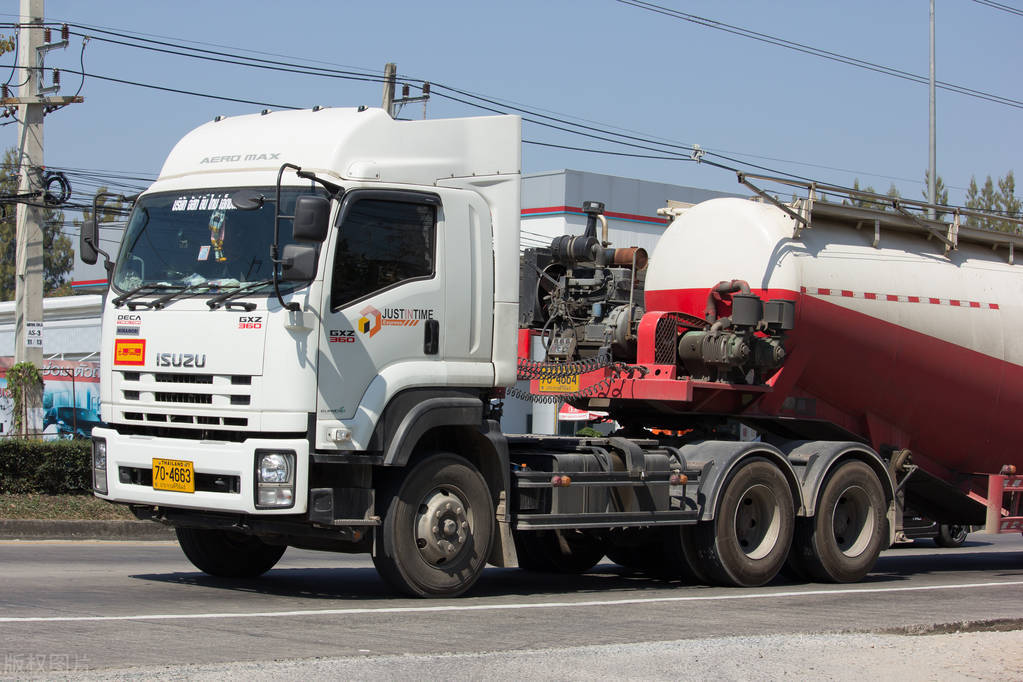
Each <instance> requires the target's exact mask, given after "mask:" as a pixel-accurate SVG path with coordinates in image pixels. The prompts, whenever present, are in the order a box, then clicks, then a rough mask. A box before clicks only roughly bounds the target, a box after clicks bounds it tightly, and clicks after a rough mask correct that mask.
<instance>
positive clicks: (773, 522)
mask: <svg viewBox="0 0 1023 682" xmlns="http://www.w3.org/2000/svg"><path fill="white" fill-rule="evenodd" d="M780 533H781V507H780V505H779V504H778V500H777V498H776V497H775V494H774V491H773V490H771V488H769V487H768V486H766V485H762V484H757V485H752V486H750V487H749V488H747V489H746V490H745V491H744V492H743V493H742V496H741V497H740V498H739V504H738V505H737V506H736V508H735V538H736V540H737V541H738V543H739V549H740V550H741V551H742V552H743V553H744V554H745V555H746V556H747V557H748V558H750V559H763V558H764V557H766V556H767V555H768V554H770V553H771V550H773V549H774V547H775V545H777V544H778V537H779V534H780Z"/></svg>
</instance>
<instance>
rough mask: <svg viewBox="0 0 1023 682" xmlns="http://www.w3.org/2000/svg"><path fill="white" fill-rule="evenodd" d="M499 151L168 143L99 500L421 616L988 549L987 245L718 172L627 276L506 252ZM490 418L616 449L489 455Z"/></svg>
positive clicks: (508, 238) (132, 265)
mask: <svg viewBox="0 0 1023 682" xmlns="http://www.w3.org/2000/svg"><path fill="white" fill-rule="evenodd" d="M520 145H521V139H520V120H519V119H518V118H517V117H511V116H500V117H482V118H468V119H450V120H434V121H395V120H392V119H391V118H390V117H389V116H388V115H387V114H386V113H384V112H383V111H382V110H377V109H366V108H359V109H315V110H309V111H296V112H280V113H264V114H262V115H253V116H241V117H236V118H228V119H218V120H216V121H214V122H212V123H209V124H206V125H204V126H201V127H199V128H197V129H196V130H194V131H192V132H191V133H189V134H188V135H187V136H185V137H184V138H183V139H182V140H181V141H180V142H179V143H178V144H177V145H176V146H175V148H174V149H173V151H172V152H171V153H170V156H169V157H168V159H167V161H166V163H165V164H164V167H163V169H162V171H161V173H160V176H159V178H158V180H157V181H156V182H155V183H154V184H153V185H152V187H150V188H149V189H148V190H147V191H146V192H144V193H143V194H142V195H141V196H139V197H138V198H137V200H136V201H135V204H134V208H133V210H132V213H131V217H130V219H129V222H128V225H127V228H126V231H125V235H124V238H123V241H122V245H121V249H120V252H119V253H118V254H117V257H116V259H115V260H114V261H113V262H110V261H109V259H108V269H109V270H110V271H111V284H110V291H109V293H108V295H107V298H106V301H105V309H104V310H105V312H104V320H103V341H102V343H103V362H102V396H101V397H102V415H101V416H102V419H103V421H104V422H106V424H108V426H107V427H106V428H96V429H95V430H94V431H93V467H94V486H95V493H96V495H97V496H99V497H101V498H104V499H107V500H110V501H112V502H116V503H121V504H128V505H130V506H131V508H132V510H133V511H134V513H135V514H136V515H137V516H138V517H139V518H146V519H155V520H157V521H160V522H163V523H167V524H170V525H172V526H174V527H175V528H176V529H177V534H178V538H179V541H180V544H181V547H182V549H183V550H184V552H185V554H186V555H187V556H188V558H189V559H190V560H191V561H192V562H193V563H194V564H195V565H196V566H197V567H198V568H200V569H201V570H203V571H206V572H207V573H210V574H213V575H220V576H255V575H259V574H261V573H263V572H265V571H267V570H269V569H270V568H271V567H272V566H273V565H274V564H275V563H276V562H277V561H278V560H279V559H280V557H281V555H282V554H283V553H284V551H285V549H286V548H287V547H288V546H294V547H301V548H310V549H318V550H328V551H337V552H371V553H372V555H373V561H374V563H375V565H376V567H377V569H378V570H379V572H380V574H381V575H382V576H383V577H384V578H385V579H386V580H387V581H388V582H389V583H390V584H391V585H393V586H394V587H395V588H397V589H399V590H402V591H405V592H408V593H411V594H414V595H421V596H445V595H457V594H460V593H462V592H463V591H465V590H467V589H468V588H470V587H471V586H472V585H473V584H474V582H475V581H476V580H477V578H478V577H479V575H480V572H481V571H482V570H483V568H484V566H485V565H486V564H487V562H488V561H489V562H491V563H493V564H495V565H498V566H514V565H518V566H521V567H524V568H529V569H536V570H551V571H582V570H586V569H588V568H590V567H592V566H593V565H594V564H595V563H597V562H598V561H599V560H600V559H601V558H602V557H604V556H605V555H607V556H609V557H610V558H611V559H613V560H614V561H616V562H618V563H621V564H623V565H626V566H630V567H633V568H637V569H642V570H646V571H652V572H658V573H667V574H674V575H681V576H684V577H686V578H688V579H694V580H704V581H711V582H714V583H719V584H725V585H737V586H752V585H761V584H764V583H766V582H768V581H770V580H772V579H773V578H774V577H775V576H776V575H777V574H778V572H779V571H781V570H783V569H785V570H786V571H788V572H789V574H792V575H796V576H801V577H803V578H806V579H813V580H822V581H842V582H844V581H855V580H858V579H860V578H861V577H863V576H864V575H865V574H866V573H867V572H868V571H870V569H871V568H872V567H873V565H874V562H875V560H876V558H877V556H878V553H879V552H880V551H881V550H882V549H884V548H886V547H888V546H889V544H890V543H891V542H892V540H893V538H894V537H895V536H896V533H897V532H898V531H899V524H900V520H901V509H902V508H903V505H904V504H910V505H911V506H912V508H913V509H914V510H916V512H917V513H920V514H924V515H926V516H928V517H929V518H931V519H933V520H934V521H936V522H938V523H948V524H951V523H956V524H961V525H968V524H977V523H984V522H985V519H986V520H987V522H988V527H989V528H993V529H997V528H998V527H1001V528H1003V529H1012V530H1017V531H1018V530H1020V528H1021V526H1020V525H1019V522H1020V518H1019V517H1018V515H1017V514H1016V512H1015V511H1012V510H1009V509H1007V508H1005V507H1006V505H1007V503H1005V502H1004V500H1003V496H1004V494H1005V493H1004V492H1003V491H1002V490H998V489H996V487H997V485H1002V486H1003V488H1005V489H1006V490H1007V491H1008V494H1009V495H1010V497H1013V498H1014V496H1015V495H1016V493H1015V492H1014V491H1016V490H1018V489H1019V487H1020V481H1021V479H1018V478H1016V477H1014V476H1011V475H1009V473H1010V470H1009V469H1004V470H1003V467H1004V466H1006V465H1014V464H1016V463H1017V462H1016V460H1017V459H1018V458H1019V455H1018V454H1017V452H1018V451H1017V448H1016V447H1015V438H1014V435H1015V434H1014V430H1013V427H1014V419H1013V417H1014V416H1015V414H1017V413H1018V412H1019V410H1020V408H1021V407H1023V334H1021V333H1020V332H1021V331H1023V330H1021V329H1020V327H1021V326H1023V315H1021V314H1020V304H1019V300H1020V293H1021V292H1020V289H1021V283H1023V279H1021V278H1020V275H1019V272H1018V267H1019V266H1016V265H1014V263H1013V252H1014V247H1015V245H1016V244H1017V243H1018V242H1019V240H1020V237H1017V236H1015V235H1013V234H1007V233H992V232H987V231H982V230H976V229H970V228H968V227H966V226H965V225H962V224H960V214H959V213H958V212H957V213H955V214H954V215H952V216H951V217H952V222H951V225H949V224H947V223H946V222H944V221H942V220H928V219H926V218H923V217H920V216H919V215H918V214H917V213H916V212H914V211H911V210H909V209H910V208H914V207H916V206H918V204H916V203H915V202H903V203H902V204H896V205H894V206H890V207H889V208H888V210H885V209H884V208H882V207H879V206H873V207H871V206H869V205H866V206H865V205H861V204H863V203H864V202H867V203H868V204H869V202H870V201H873V200H881V199H883V198H879V197H870V196H864V195H862V194H859V195H856V197H854V198H855V199H856V203H844V204H843V203H837V202H833V201H832V202H829V201H825V200H823V197H822V196H820V195H821V194H822V193H827V192H831V193H832V194H835V193H837V192H840V191H842V190H840V188H827V187H823V186H819V185H818V186H807V187H806V190H807V195H806V197H804V198H803V199H800V200H797V201H794V202H792V203H790V204H788V203H785V204H783V203H781V202H779V201H777V200H776V199H774V198H773V197H772V196H771V195H770V194H768V193H766V192H764V191H763V190H761V189H760V188H759V187H757V186H756V185H754V184H753V181H754V180H756V178H754V177H752V176H745V175H740V180H741V181H742V182H744V183H745V184H747V185H748V186H749V187H751V188H752V189H754V190H755V191H756V192H757V193H758V194H759V195H760V196H761V197H762V201H760V202H754V201H748V200H740V199H718V200H713V201H709V202H705V203H703V204H699V205H697V206H695V207H691V208H683V207H680V206H674V205H669V206H668V207H667V208H666V209H665V213H666V214H667V215H670V216H671V217H672V218H673V219H672V222H671V224H670V226H669V227H668V228H667V230H666V231H665V233H664V236H663V237H662V238H661V240H660V241H659V243H658V245H657V247H656V249H655V250H654V252H653V253H652V254H647V253H646V252H645V251H644V250H643V249H637V248H616V247H614V246H612V245H610V244H608V240H607V236H606V221H604V218H603V215H602V205H601V204H599V203H597V202H590V203H588V204H587V205H586V207H585V210H586V212H587V214H588V216H589V219H588V224H587V228H586V230H585V232H584V234H581V235H564V236H560V237H557V238H555V239H554V240H553V241H552V243H551V245H550V247H549V248H544V249H527V250H526V251H524V252H520V246H519V211H520V206H519V181H520ZM943 210H945V211H946V212H947V211H948V210H949V209H943ZM598 223H600V224H601V225H602V227H603V228H604V229H602V230H601V231H600V233H601V234H598V229H597V225H598ZM96 236H97V235H96V228H95V225H94V224H91V223H90V224H87V225H86V226H85V227H84V228H83V230H82V244H81V253H82V257H83V259H85V260H86V261H87V262H95V260H96V258H97V257H98V253H99V251H98V249H97V248H96V245H97V244H98V240H97V238H96ZM601 237H603V238H601ZM104 256H105V257H107V256H106V254H104ZM537 345H538V346H539V347H541V348H542V349H543V350H542V352H541V354H540V356H539V357H535V354H534V353H533V351H532V350H531V349H532V348H534V347H536V346H537ZM520 380H521V381H529V384H528V389H527V388H526V384H522V383H520V384H518V385H517V386H516V381H520ZM506 390H507V391H509V392H511V393H512V395H514V396H517V397H522V398H526V399H529V400H534V401H566V402H568V403H570V404H571V405H573V406H575V407H577V408H581V409H587V410H599V411H602V412H605V413H607V414H608V415H609V419H611V420H613V421H614V422H615V423H616V425H617V428H616V430H615V431H614V432H612V433H610V434H609V435H608V436H607V437H602V438H596V437H595V438H588V437H587V438H581V437H553V436H538V435H528V434H527V435H509V434H505V433H503V432H502V431H501V428H500V414H501V405H502V403H501V400H502V398H504V397H505V391H506ZM739 425H743V426H745V427H746V428H747V429H752V432H753V433H755V434H756V438H755V439H753V440H749V439H747V440H739V439H738V438H737V435H736V434H737V432H738V426H739ZM1012 473H1014V472H1012ZM988 474H1005V475H1001V476H998V475H996V476H988ZM989 483H990V486H995V487H991V488H990V490H989ZM996 484H997V485H996ZM1009 506H1011V505H1009Z"/></svg>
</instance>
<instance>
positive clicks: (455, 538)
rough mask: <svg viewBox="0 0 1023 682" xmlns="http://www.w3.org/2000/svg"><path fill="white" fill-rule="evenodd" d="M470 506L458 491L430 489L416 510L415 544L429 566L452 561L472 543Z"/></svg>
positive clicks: (443, 488) (441, 564)
mask: <svg viewBox="0 0 1023 682" xmlns="http://www.w3.org/2000/svg"><path fill="white" fill-rule="evenodd" d="M470 515H471V510H470V509H469V505H468V504H466V502H465V500H464V499H463V497H462V495H461V493H460V491H458V490H456V489H454V488H449V487H441V488H434V489H433V490H432V491H430V493H429V494H427V495H426V497H424V498H423V501H422V502H420V503H419V509H418V511H417V512H416V519H415V530H416V546H417V547H418V548H419V554H420V556H422V557H423V560H424V561H426V563H428V564H430V565H431V566H443V565H446V564H450V563H452V562H454V561H455V560H456V559H457V558H458V557H459V556H460V555H461V554H462V553H463V552H465V551H466V549H467V548H468V547H469V545H470V544H471V543H470V542H469V541H470V539H471V538H472V527H471V525H470V523H469V517H470Z"/></svg>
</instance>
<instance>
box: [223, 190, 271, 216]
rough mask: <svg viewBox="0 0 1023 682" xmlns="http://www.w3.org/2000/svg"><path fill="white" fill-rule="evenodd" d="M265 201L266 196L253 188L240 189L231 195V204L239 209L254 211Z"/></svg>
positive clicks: (261, 206)
mask: <svg viewBox="0 0 1023 682" xmlns="http://www.w3.org/2000/svg"><path fill="white" fill-rule="evenodd" d="M265 202H266V197H264V196H263V195H262V193H260V192H257V191H256V190H254V189H240V190H238V191H237V192H235V193H234V194H232V195H231V204H232V205H233V206H234V207H235V208H237V209H238V210H239V211H255V210H256V209H257V208H263V204H264V203H265Z"/></svg>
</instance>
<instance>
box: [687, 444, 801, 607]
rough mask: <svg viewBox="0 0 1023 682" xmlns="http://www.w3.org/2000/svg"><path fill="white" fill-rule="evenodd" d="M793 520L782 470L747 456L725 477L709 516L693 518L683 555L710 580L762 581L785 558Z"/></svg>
mask: <svg viewBox="0 0 1023 682" xmlns="http://www.w3.org/2000/svg"><path fill="white" fill-rule="evenodd" d="M794 523H795V511H794V505H793V501H792V491H791V489H790V488H789V483H788V481H787V480H786V478H785V475H784V474H783V473H782V471H781V470H780V469H779V468H778V467H777V466H775V465H774V464H773V463H771V462H770V461H768V460H766V459H763V458H760V457H754V458H750V459H748V460H746V461H745V462H741V463H740V464H738V465H737V468H736V469H735V470H734V471H733V472H732V474H731V475H730V476H729V478H728V481H727V482H726V483H725V486H724V488H723V490H722V492H721V494H720V495H719V498H718V504H717V508H716V513H715V516H714V519H713V520H712V521H703V522H700V523H698V524H697V525H696V527H695V528H694V529H693V530H692V531H691V532H692V534H693V535H692V538H691V551H690V552H689V553H688V554H687V555H688V556H689V557H690V558H693V559H694V560H693V565H694V567H695V568H696V570H697V571H698V572H699V573H701V574H703V576H705V577H706V578H708V579H709V580H710V581H711V582H715V583H718V584H720V585H732V586H736V587H756V586H759V585H763V584H765V583H767V582H769V581H770V580H772V579H773V578H774V577H775V575H777V574H778V571H779V570H780V569H781V567H782V565H783V564H784V563H785V560H786V558H787V556H788V553H789V548H790V546H791V543H792V533H793V526H794ZM683 538H685V535H683ZM683 549H685V548H684V546H683ZM694 554H695V557H693V555H694Z"/></svg>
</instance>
